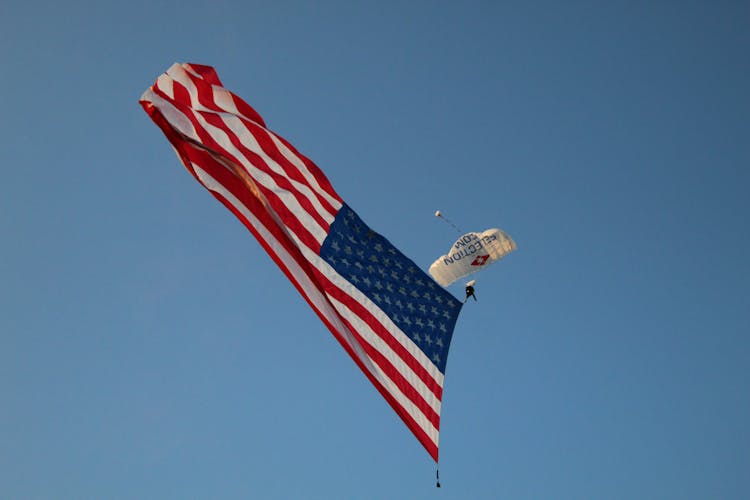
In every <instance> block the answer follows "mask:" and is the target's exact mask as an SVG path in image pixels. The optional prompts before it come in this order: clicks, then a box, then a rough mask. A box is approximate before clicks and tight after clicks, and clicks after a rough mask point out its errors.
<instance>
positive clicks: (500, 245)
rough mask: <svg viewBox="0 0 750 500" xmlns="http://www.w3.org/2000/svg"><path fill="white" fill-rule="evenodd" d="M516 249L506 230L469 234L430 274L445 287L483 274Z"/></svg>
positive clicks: (435, 263)
mask: <svg viewBox="0 0 750 500" xmlns="http://www.w3.org/2000/svg"><path fill="white" fill-rule="evenodd" d="M515 249H516V242H515V241H513V239H512V238H511V237H510V236H508V235H507V234H506V233H505V232H504V231H502V230H500V229H497V228H493V229H488V230H486V231H484V232H483V233H466V234H464V235H463V236H461V237H460V238H459V239H458V240H457V241H456V242H455V243H454V244H453V246H452V247H451V249H450V250H449V251H448V253H447V254H445V255H443V256H442V257H440V258H438V259H437V260H436V261H435V262H433V263H432V265H431V266H430V275H431V276H432V277H433V278H435V281H437V282H438V283H440V284H441V285H442V286H448V285H450V284H451V283H453V282H454V281H456V280H458V279H461V278H463V277H464V276H468V275H469V274H471V273H475V272H477V271H481V270H482V269H484V268H485V267H487V266H489V265H491V264H494V263H495V262H497V261H498V260H500V259H502V258H503V257H505V256H506V255H508V254H509V253H510V252H512V251H513V250H515Z"/></svg>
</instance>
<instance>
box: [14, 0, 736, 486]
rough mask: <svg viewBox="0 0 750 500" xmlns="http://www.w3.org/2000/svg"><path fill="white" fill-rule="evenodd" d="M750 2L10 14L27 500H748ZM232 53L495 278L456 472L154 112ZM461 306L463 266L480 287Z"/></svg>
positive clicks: (458, 421)
mask: <svg viewBox="0 0 750 500" xmlns="http://www.w3.org/2000/svg"><path fill="white" fill-rule="evenodd" d="M748 25H750V7H748V4H747V3H746V2H734V1H720V2H690V1H688V2H668V1H658V2H536V3H530V2H515V3H506V2H437V1H436V2H424V1H411V2H391V1H385V2H380V1H379V2H374V1H373V2H350V1H346V2H345V1H341V2H288V1H276V2H252V1H248V2H231V1H212V2H195V1H179V2H178V1H171V2H159V1H156V2H143V1H131V2H120V3H114V2H93V1H92V2H88V3H85V2H51V1H47V2H33V1H23V2H22V1H19V0H10V1H8V0H6V1H4V2H2V3H0V57H1V59H2V61H3V64H2V69H1V70H0V168H2V174H3V176H2V186H3V193H4V194H3V196H2V197H0V235H1V237H2V245H0V497H2V498H24V499H34V498H39V499H48V498H55V499H57V498H70V499H80V498H107V499H119V498H122V499H131V498H138V499H143V498H159V499H165V498H180V499H182V498H222V499H226V498H263V499H286V498H312V499H352V498H358V499H359V498H361V499H384V498H405V499H417V498H446V499H447V498H452V499H468V498H471V499H480V498H513V499H524V498H530V499H539V498H550V499H566V498H570V499H580V498H608V499H610V498H611V499H632V498H660V499H661V498H680V499H705V498H722V499H734V498H736V499H740V498H748V497H750V476H749V475H748V471H749V470H750V390H749V382H750V340H749V339H748V334H749V333H750V265H748V255H749V254H750V238H749V237H748V215H749V214H750V201H749V200H750V196H748V189H749V188H750V173H748V172H749V170H748V167H749V166H750V132H749V130H750V128H748V117H749V116H750V97H749V94H748V89H750V58H748V53H750V31H748V28H747V27H748ZM173 62H196V63H202V64H209V65H213V66H215V67H216V68H217V70H218V72H219V75H220V77H221V78H222V80H223V81H224V83H225V85H226V86H227V87H228V88H230V89H231V90H233V91H235V92H236V93H238V94H239V95H240V96H242V97H243V98H244V99H245V100H247V101H248V102H249V103H250V104H251V105H252V106H254V107H255V108H256V109H257V110H258V111H259V112H260V113H261V114H262V115H263V117H264V118H265V120H266V122H267V123H268V125H269V127H270V128H271V129H273V130H275V131H277V132H278V133H280V134H281V135H283V136H284V137H286V138H287V139H288V140H290V141H291V142H292V143H293V144H295V146H297V148H298V149H300V150H301V151H302V152H303V153H305V154H307V155H308V156H309V157H311V158H312V159H313V160H314V161H315V162H316V163H317V164H318V165H319V166H320V167H321V168H322V169H323V170H324V171H325V172H326V174H327V175H328V177H329V178H330V180H331V182H332V183H333V185H334V187H335V188H336V189H337V191H338V192H339V193H340V194H341V195H342V196H343V197H344V198H345V200H346V201H347V202H348V203H349V204H350V205H351V206H352V207H353V208H354V209H355V210H356V211H357V212H358V213H359V215H360V216H361V217H362V218H363V219H364V220H365V221H366V222H367V223H368V224H369V225H370V226H371V227H373V228H374V229H376V230H378V231H379V232H381V233H382V234H384V235H385V236H386V237H388V238H389V239H390V240H391V241H392V242H394V243H395V244H396V245H397V246H398V247H399V248H401V250H403V251H404V252H405V253H406V254H407V255H409V256H410V257H411V258H412V259H413V260H415V261H416V262H417V263H420V264H422V265H423V267H424V268H425V269H426V268H427V267H428V266H429V264H430V263H431V262H432V260H433V259H434V258H435V257H436V256H438V255H440V254H442V253H444V252H445V251H446V250H447V249H448V247H449V246H450V244H451V243H452V242H453V240H454V239H455V236H456V233H455V232H454V231H453V230H452V229H451V228H450V227H449V226H448V225H446V224H444V223H441V222H440V221H439V220H437V219H435V218H434V216H433V213H434V211H435V210H436V209H441V210H443V211H444V213H445V214H446V215H448V216H449V217H450V218H451V219H452V220H453V221H454V222H455V223H456V224H457V225H459V226H460V227H461V228H463V229H465V230H476V229H485V228H487V227H494V226H497V227H501V228H503V229H504V230H506V231H507V232H509V233H510V234H511V235H512V236H513V237H514V238H515V239H516V241H517V242H518V245H519V250H518V251H517V252H516V253H514V254H512V255H511V256H509V257H508V258H506V259H505V260H503V261H502V262H500V263H499V264H497V265H496V266H494V267H493V268H491V269H489V270H487V271H486V272H485V273H484V274H482V275H480V276H479V278H478V284H477V294H478V296H479V301H478V302H477V303H470V304H468V305H467V306H466V308H465V309H464V311H463V312H462V314H461V316H460V317H459V322H458V326H457V328H456V331H455V333H454V339H453V344H452V349H451V354H450V357H449V360H448V367H447V378H446V387H445V394H444V401H443V418H442V432H441V461H440V471H441V478H442V480H443V488H442V489H440V490H436V489H435V488H434V473H435V464H434V463H433V462H432V460H431V459H430V458H429V456H428V455H427V453H426V452H425V451H424V450H423V449H422V447H421V446H420V445H419V443H418V442H417V441H416V439H415V438H413V437H412V436H411V434H410V432H409V431H408V430H407V429H406V427H405V426H404V425H403V424H402V423H401V421H400V420H399V419H398V417H397V416H396V415H395V413H394V412H393V411H392V410H391V409H390V407H388V405H387V404H386V403H385V402H384V401H383V400H382V398H381V397H380V395H379V394H378V393H377V392H376V391H375V390H374V388H373V387H371V386H370V384H369V382H368V381H367V380H366V379H365V377H364V376H363V375H362V374H361V373H360V371H359V370H358V368H357V367H356V366H355V365H354V363H353V362H352V361H351V360H350V359H349V358H348V356H347V355H346V354H345V352H344V350H343V349H342V348H341V347H340V346H339V345H338V344H337V343H336V341H335V340H334V339H333V337H332V336H331V335H330V333H329V332H328V331H327V330H326V329H325V327H324V326H323V324H322V323H321V322H320V321H319V320H318V319H317V317H316V316H315V315H314V314H313V312H312V311H311V310H310V309H309V308H308V306H307V305H306V303H304V301H303V300H302V298H301V297H300V296H299V295H298V294H297V292H296V291H295V290H294V289H293V287H292V286H291V285H290V284H289V283H288V282H287V281H286V279H285V278H284V277H283V275H282V274H281V272H280V271H279V270H278V269H277V268H276V267H275V265H274V264H273V263H272V262H271V260H270V259H269V258H268V257H267V256H266V254H265V253H264V252H263V250H262V249H261V248H260V246H259V245H258V244H257V242H256V241H255V240H254V239H253V238H252V236H251V235H250V234H249V233H248V232H247V231H246V230H245V229H244V228H243V227H242V226H241V224H240V223H239V222H237V221H236V220H235V219H234V217H233V216H232V215H231V214H230V213H229V212H228V211H227V210H226V209H225V208H224V207H222V206H221V205H220V204H219V203H218V202H216V201H215V200H214V199H213V198H212V197H211V196H210V195H209V194H208V193H207V192H205V191H204V190H203V189H202V188H201V187H200V186H199V185H198V183H196V182H195V181H194V180H193V179H192V178H191V177H190V175H189V174H188V173H187V172H185V171H184V169H183V167H182V166H181V165H180V163H179V162H178V160H177V158H176V157H175V155H174V153H173V151H172V150H171V148H170V147H169V145H168V143H167V141H166V139H165V138H164V137H163V135H162V134H161V132H160V131H159V130H158V129H157V127H156V126H155V125H153V124H152V123H151V121H150V120H149V119H148V117H147V116H146V114H145V113H144V112H143V111H142V110H141V108H140V107H139V106H138V103H137V100H138V97H139V96H140V94H141V93H142V92H143V90H144V89H145V88H146V87H147V86H148V85H150V84H151V83H152V82H153V81H154V80H155V78H156V77H157V76H158V75H159V74H160V73H161V72H163V71H165V70H166V69H167V68H168V67H169V65H171V64H172V63H173ZM451 290H452V291H454V293H456V294H457V295H459V294H461V293H462V290H461V289H460V286H456V287H452V288H451Z"/></svg>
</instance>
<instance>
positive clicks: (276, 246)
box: [191, 163, 371, 363]
mask: <svg viewBox="0 0 750 500" xmlns="http://www.w3.org/2000/svg"><path fill="white" fill-rule="evenodd" d="M191 165H192V167H193V170H194V171H195V174H196V175H197V176H198V180H199V181H200V182H201V184H203V186H205V188H206V189H208V190H209V191H213V192H215V193H218V194H220V195H221V196H222V197H223V198H224V199H225V200H227V201H228V202H229V203H231V204H232V206H233V207H234V208H236V209H237V210H238V211H239V212H240V213H241V214H242V216H243V217H245V219H247V220H248V222H250V224H251V225H252V226H253V227H254V228H255V229H256V230H257V231H258V233H259V234H260V236H261V237H262V238H263V240H264V241H265V242H266V243H267V244H268V246H269V247H270V249H271V250H272V251H273V253H274V254H276V255H277V256H278V257H279V259H280V260H281V261H282V262H283V263H284V266H285V267H286V269H287V270H288V271H289V272H290V273H291V275H292V276H293V277H294V281H296V282H297V283H298V284H299V285H300V287H301V288H302V290H304V295H305V296H306V297H308V298H309V299H310V302H311V303H312V304H313V307H314V308H315V309H316V310H317V311H319V312H320V313H321V314H322V315H323V316H324V317H325V318H326V319H327V320H328V321H329V322H330V323H331V324H332V325H333V326H334V327H335V328H336V330H338V331H339V332H340V333H342V336H343V337H344V338H345V340H346V342H347V344H348V345H349V347H351V348H352V349H354V350H355V351H358V353H359V356H360V357H361V358H362V359H363V360H367V361H369V362H370V363H371V361H370V358H369V357H368V356H367V354H366V353H365V352H364V351H363V350H362V347H361V346H359V344H358V343H357V341H356V340H355V338H354V336H353V335H352V333H351V332H350V331H349V329H348V328H347V326H346V325H345V324H344V323H343V322H342V321H341V319H340V318H339V316H338V314H337V313H336V311H335V310H334V309H333V308H332V307H331V304H330V303H329V302H328V301H327V300H326V298H325V296H324V295H323V294H322V293H321V291H320V290H319V289H318V288H317V287H316V286H315V285H314V284H313V283H312V280H311V279H310V276H309V275H308V274H307V273H306V272H305V271H304V270H303V269H302V268H301V267H299V264H298V263H297V261H296V260H294V258H293V257H292V256H291V255H289V252H287V251H286V248H284V246H283V245H282V244H281V243H280V242H279V241H278V240H277V239H276V237H275V236H274V235H273V234H272V233H271V232H269V231H268V229H266V226H265V225H263V223H262V222H261V221H259V220H258V219H257V218H256V217H255V216H254V215H253V213H252V212H251V211H250V209H248V208H247V207H246V206H245V205H244V204H243V203H242V202H241V201H240V200H239V199H237V197H235V196H234V195H233V194H232V193H231V192H230V191H229V190H228V189H227V188H225V187H224V186H223V185H222V184H221V183H219V181H217V180H216V179H214V178H213V177H211V175H210V174H209V173H208V172H206V171H205V170H203V169H202V168H201V167H200V166H199V165H197V164H196V163H191Z"/></svg>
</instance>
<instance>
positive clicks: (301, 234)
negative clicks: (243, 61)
mask: <svg viewBox="0 0 750 500" xmlns="http://www.w3.org/2000/svg"><path fill="white" fill-rule="evenodd" d="M174 86H175V89H177V88H178V87H179V88H181V89H182V90H184V91H185V92H186V90H185V87H183V86H182V85H180V84H179V83H178V82H174ZM155 93H157V95H159V97H161V98H163V99H165V100H166V101H168V102H170V103H171V104H172V105H173V106H174V107H175V108H177V110H179V111H180V112H181V113H182V114H183V115H184V116H185V117H186V118H187V119H188V120H189V121H190V123H191V124H192V125H193V128H194V129H195V131H196V133H197V134H198V137H199V138H200V141H201V143H202V145H203V146H205V147H206V148H207V149H208V150H210V151H213V152H215V153H217V154H220V155H221V156H224V157H226V158H227V159H229V161H231V162H232V163H234V164H236V165H241V164H242V162H241V161H240V159H239V158H237V157H235V156H233V155H232V154H231V153H229V152H228V151H227V150H226V149H224V148H223V147H222V146H220V145H219V143H218V142H216V140H215V139H214V138H213V136H212V135H211V134H210V133H209V132H208V131H207V130H206V129H204V128H203V126H201V124H200V123H199V122H198V119H197V117H196V113H195V111H194V110H193V109H192V108H190V107H189V106H187V105H185V104H183V103H182V102H179V101H174V100H172V99H170V98H169V96H168V95H166V94H165V93H164V92H162V91H161V90H159V89H155ZM187 102H190V101H189V99H188V100H187ZM236 140H237V139H236V137H233V134H232V135H230V141H231V142H232V143H233V144H235V142H236ZM235 146H236V145H235ZM256 184H257V186H258V189H259V190H260V191H261V192H262V193H263V195H264V196H265V197H266V199H267V200H268V202H269V203H270V204H271V206H272V207H273V209H274V211H275V212H276V213H277V214H279V216H280V217H281V218H282V219H283V220H284V223H285V225H286V226H287V227H288V228H289V229H290V230H291V231H293V232H294V233H295V234H296V235H297V237H298V238H299V239H300V240H301V241H302V242H303V243H304V244H305V245H306V246H307V247H308V248H310V249H311V250H313V251H314V252H316V253H317V252H319V251H320V243H318V241H317V239H316V238H315V237H314V236H313V235H312V233H310V231H309V230H308V229H307V227H306V226H305V225H304V223H303V222H302V221H301V220H300V219H299V218H298V217H297V216H296V215H295V214H294V213H293V212H292V211H291V210H290V209H289V208H288V207H287V205H286V204H285V203H284V201H283V200H282V199H281V198H280V197H279V196H278V195H277V194H276V193H275V192H274V191H273V190H271V189H269V188H267V187H265V186H263V185H261V184H260V183H256Z"/></svg>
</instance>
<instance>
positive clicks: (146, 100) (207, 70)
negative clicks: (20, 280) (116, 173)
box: [140, 64, 461, 461]
mask: <svg viewBox="0 0 750 500" xmlns="http://www.w3.org/2000/svg"><path fill="white" fill-rule="evenodd" d="M140 103H141V105H142V106H143V108H144V109H145V111H146V112H147V113H148V114H149V116H150V117H151V119H152V120H153V121H154V122H155V123H156V124H157V125H158V126H159V128H161V130H162V132H164V134H165V135H166V137H167V139H168V140H169V142H170V143H171V144H172V146H173V147H174V149H175V151H176V153H177V155H178V157H179V158H180V160H181V161H182V163H183V164H184V165H185V167H186V168H187V169H188V171H189V172H190V173H191V174H192V175H193V176H194V177H195V178H196V180H197V181H198V182H200V183H201V184H202V185H203V186H204V187H205V188H206V189H208V190H209V191H210V192H211V194H213V195H214V197H216V198H217V199H218V200H219V201H220V202H221V203H223V204H224V205H225V206H226V207H227V208H228V209H229V210H230V211H231V212H232V213H233V214H234V215H235V216H236V217H237V218H238V219H239V220H240V221H241V222H242V223H243V224H244V225H245V226H246V227H247V229H248V230H250V232H251V233H252V234H253V235H254V236H255V237H256V238H257V240H258V242H260V244H261V245H262V246H263V248H264V249H265V250H266V251H267V252H268V254H269V255H270V256H271V258H272V259H273V260H274V262H276V264H277V265H278V266H279V268H281V270H282V271H283V272H284V274H285V275H286V276H287V278H289V280H290V281H291V282H292V283H293V284H294V286H295V287H296V288H297V290H298V291H299V293H300V294H302V296H303V297H304V298H305V300H306V301H307V302H308V303H309V305H310V307H312V309H313V310H314V311H315V312H316V314H317V315H318V316H319V317H320V319H321V320H322V321H323V323H325V325H326V326H327V327H328V329H329V330H330V331H331V333H333V335H334V336H335V337H336V339H337V340H338V341H339V342H340V343H341V345H342V346H343V347H344V349H345V350H346V352H348V353H349V355H350V356H351V357H352V359H353V360H354V362H355V363H357V365H358V366H359V368H360V369H361V370H362V371H363V372H364V374H365V375H366V376H367V378H368V379H369V380H370V381H371V382H372V384H373V385H374V386H375V387H376V388H377V390H378V391H379V392H380V394H381V395H382V396H383V397H384V398H385V399H386V401H388V403H389V404H390V405H391V407H393V409H394V410H395V411H396V413H397V414H398V415H399V417H401V419H402V420H403V421H404V423H405V424H406V425H407V426H408V428H409V429H410V430H411V431H412V432H413V433H414V435H415V436H416V437H417V439H418V440H419V441H420V442H421V443H422V445H423V446H424V447H425V449H426V450H427V451H428V452H429V454H430V455H431V456H432V457H433V458H434V459H435V460H436V461H437V459H438V437H439V429H440V407H441V402H442V395H443V381H444V377H445V362H446V357H447V355H448V347H449V345H450V341H451V336H452V334H453V328H454V326H455V323H456V319H457V317H458V313H459V311H460V309H461V302H460V301H459V300H457V299H456V298H455V297H454V296H453V295H452V294H450V293H448V292H447V291H446V290H444V289H443V288H441V287H440V286H439V285H438V284H437V283H435V281H433V279H432V278H431V277H430V276H429V275H427V274H426V273H425V272H423V271H422V270H421V269H420V268H419V267H418V266H417V265H416V264H415V263H414V262H413V261H411V260H410V259H409V258H407V257H406V256H405V255H404V254H402V253H401V252H400V251H399V250H398V249H396V248H395V247H394V246H393V245H392V244H391V243H390V242H389V241H388V240H387V239H385V238H384V237H383V236H381V235H380V234H378V233H376V232H375V231H373V230H372V229H370V228H369V227H368V226H367V225H366V224H365V223H364V222H363V221H362V219H360V218H359V216H358V215H357V214H356V213H355V212H354V211H353V210H352V209H351V208H349V206H348V205H347V204H346V203H344V201H343V200H342V199H341V197H340V196H339V195H338V194H337V193H336V191H334V189H333V187H332V186H331V184H330V182H329V181H328V179H327V178H326V176H325V175H324V174H323V172H322V171H321V170H320V169H319V168H318V167H317V166H316V165H315V164H314V163H313V162H312V161H310V160H309V159H308V158H306V157H305V156H303V155H302V154H300V153H299V152H298V151H297V150H296V149H295V148H294V147H293V146H292V145H291V144H289V143H288V142H287V141H286V140H284V139H283V138H281V137H280V136H278V135H277V134H275V133H274V132H272V131H270V130H268V129H267V128H266V124H265V122H264V120H263V118H261V116H260V115H259V114H258V113H257V112H256V111H255V110H254V109H253V108H252V107H250V106H249V105H248V104H247V103H245V102H244V101H243V100H242V99H240V98H239V97H237V96H236V95H234V94H233V93H231V92H229V91H228V90H226V89H225V88H224V87H223V85H222V83H221V81H220V80H219V77H218V75H217V74H216V71H215V70H214V69H213V68H212V67H210V66H203V65H198V64H174V65H173V66H172V67H170V68H169V70H167V72H166V73H165V74H162V75H161V76H159V78H158V79H157V80H156V82H155V83H154V85H152V86H151V87H149V88H148V89H147V90H146V91H145V92H144V93H143V96H141V99H140Z"/></svg>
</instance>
